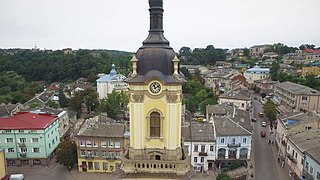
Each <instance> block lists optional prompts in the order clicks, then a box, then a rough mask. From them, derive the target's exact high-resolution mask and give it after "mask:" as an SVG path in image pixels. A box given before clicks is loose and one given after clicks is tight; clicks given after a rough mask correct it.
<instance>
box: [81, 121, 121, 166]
mask: <svg viewBox="0 0 320 180" xmlns="http://www.w3.org/2000/svg"><path fill="white" fill-rule="evenodd" d="M124 133H125V126H124V123H117V122H115V121H112V120H111V119H109V118H106V117H102V116H97V117H94V118H91V119H87V120H86V122H85V124H84V125H83V126H82V128H81V129H80V130H79V133H78V134H77V136H76V139H77V140H76V144H77V154H78V165H79V166H78V168H79V172H113V171H116V170H119V169H120V167H121V160H120V157H121V156H123V152H124Z"/></svg>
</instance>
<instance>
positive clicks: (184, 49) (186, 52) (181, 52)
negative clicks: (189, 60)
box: [179, 46, 192, 57]
mask: <svg viewBox="0 0 320 180" xmlns="http://www.w3.org/2000/svg"><path fill="white" fill-rule="evenodd" d="M179 55H180V56H184V57H190V56H191V55H192V50H191V49H190V48H189V47H186V46H183V47H182V48H180V50H179Z"/></svg>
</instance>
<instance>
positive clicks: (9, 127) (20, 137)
mask: <svg viewBox="0 0 320 180" xmlns="http://www.w3.org/2000/svg"><path fill="white" fill-rule="evenodd" d="M58 126H59V122H58V118H57V117H55V116H52V115H48V114H35V113H19V114H17V115H14V116H12V117H8V118H0V131H1V133H0V146H1V147H2V148H4V149H5V153H6V158H7V162H8V166H14V165H48V164H49V163H50V160H51V159H52V158H53V155H54V151H55V149H56V147H57V146H58V144H59V143H60V135H59V130H58V129H59V128H58Z"/></svg>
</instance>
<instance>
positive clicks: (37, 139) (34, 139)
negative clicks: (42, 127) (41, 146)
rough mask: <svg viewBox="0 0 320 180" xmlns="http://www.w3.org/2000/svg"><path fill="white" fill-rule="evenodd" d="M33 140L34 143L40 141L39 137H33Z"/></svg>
mask: <svg viewBox="0 0 320 180" xmlns="http://www.w3.org/2000/svg"><path fill="white" fill-rule="evenodd" d="M31 142H32V143H39V138H32V139H31Z"/></svg>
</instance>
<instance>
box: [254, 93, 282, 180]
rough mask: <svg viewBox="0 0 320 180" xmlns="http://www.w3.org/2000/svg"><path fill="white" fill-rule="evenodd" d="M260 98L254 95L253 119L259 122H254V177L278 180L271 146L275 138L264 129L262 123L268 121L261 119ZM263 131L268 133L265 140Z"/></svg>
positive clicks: (260, 179) (257, 179) (261, 179)
mask: <svg viewBox="0 0 320 180" xmlns="http://www.w3.org/2000/svg"><path fill="white" fill-rule="evenodd" d="M259 98H260V97H259V96H256V95H253V99H252V106H253V117H254V118H256V119H257V122H253V149H254V150H253V153H254V154H253V157H254V177H255V179H256V180H270V179H272V180H277V179H279V178H278V173H277V169H276V164H275V163H276V162H275V160H274V158H273V154H272V149H271V148H272V145H271V144H269V142H268V141H269V139H271V140H273V139H274V136H272V135H270V134H269V133H268V132H269V130H268V129H267V128H268V126H267V127H262V126H261V122H262V121H266V122H267V120H265V117H264V118H260V117H259V116H258V113H259V112H263V105H262V104H261V102H260V101H259ZM267 124H268V123H267ZM261 131H266V132H267V136H266V137H265V138H263V137H261V136H260V133H261Z"/></svg>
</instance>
